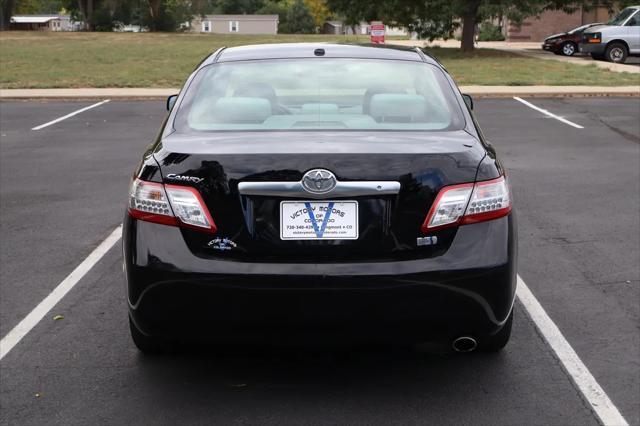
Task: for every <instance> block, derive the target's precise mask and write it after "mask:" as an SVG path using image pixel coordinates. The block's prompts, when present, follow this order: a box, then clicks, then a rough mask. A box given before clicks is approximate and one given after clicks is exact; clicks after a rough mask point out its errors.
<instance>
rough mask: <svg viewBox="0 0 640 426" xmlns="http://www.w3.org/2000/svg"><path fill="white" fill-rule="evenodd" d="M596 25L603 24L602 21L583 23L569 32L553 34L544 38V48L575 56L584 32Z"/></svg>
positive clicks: (559, 53)
mask: <svg viewBox="0 0 640 426" xmlns="http://www.w3.org/2000/svg"><path fill="white" fill-rule="evenodd" d="M596 25H602V23H593V24H586V25H581V26H579V27H578V28H574V29H572V30H569V31H567V32H564V33H560V34H554V35H551V36H549V37H547V38H545V39H544V42H543V43H542V49H543V50H547V51H549V52H553V53H555V54H556V55H564V56H573V55H574V54H575V53H576V52H577V51H578V45H579V44H580V40H581V39H582V33H583V32H584V31H585V30H587V29H589V28H591V27H594V26H596Z"/></svg>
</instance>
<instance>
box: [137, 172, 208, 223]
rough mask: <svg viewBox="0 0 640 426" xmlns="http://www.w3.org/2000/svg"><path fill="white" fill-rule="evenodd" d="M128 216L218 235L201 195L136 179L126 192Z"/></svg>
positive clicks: (179, 187)
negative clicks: (127, 194)
mask: <svg viewBox="0 0 640 426" xmlns="http://www.w3.org/2000/svg"><path fill="white" fill-rule="evenodd" d="M129 214H130V215H131V216H132V217H134V218H136V219H139V220H144V221H147V222H155V223H161V224H163V225H173V226H183V227H186V228H192V229H197V230H199V231H205V232H212V233H215V232H216V231H217V227H216V224H215V223H214V221H213V219H212V218H211V214H209V210H208V209H207V206H206V205H205V203H204V201H203V200H202V197H201V196H200V193H199V192H198V191H197V190H196V189H195V188H191V187H188V186H179V185H163V184H161V183H155V182H146V181H143V180H140V179H135V180H134V181H133V183H132V184H131V190H130V191H129Z"/></svg>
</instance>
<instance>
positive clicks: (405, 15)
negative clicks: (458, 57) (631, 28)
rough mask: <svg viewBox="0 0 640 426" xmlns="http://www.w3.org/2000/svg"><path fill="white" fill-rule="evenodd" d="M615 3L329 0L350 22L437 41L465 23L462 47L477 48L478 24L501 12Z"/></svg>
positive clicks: (517, 15)
mask: <svg viewBox="0 0 640 426" xmlns="http://www.w3.org/2000/svg"><path fill="white" fill-rule="evenodd" d="M603 3H604V4H607V5H610V6H612V5H613V4H614V3H617V2H616V1H614V0H606V1H605V2H602V1H598V0H582V1H580V0H328V4H329V7H330V8H331V9H332V10H335V11H337V12H340V13H341V14H343V15H345V16H346V17H347V23H349V22H358V21H360V20H366V21H372V20H381V21H383V22H385V23H388V24H391V25H395V26H403V27H407V28H408V29H409V30H410V31H414V32H416V33H417V34H418V35H419V36H420V37H423V38H427V39H429V40H434V39H436V38H445V39H447V38H451V37H453V33H454V31H455V30H457V29H458V28H459V27H460V25H462V42H461V48H462V50H463V51H464V52H471V51H473V49H474V39H475V34H476V29H477V25H478V24H479V23H480V22H482V20H483V19H485V17H487V16H490V15H495V14H496V13H499V14H501V15H504V16H507V17H508V18H510V19H512V20H515V21H516V22H519V21H522V19H524V18H525V17H527V16H533V15H537V14H539V13H541V12H542V11H544V10H550V9H562V10H565V11H567V12H572V11H575V10H576V9H577V8H578V7H580V6H587V7H590V6H594V5H596V4H603Z"/></svg>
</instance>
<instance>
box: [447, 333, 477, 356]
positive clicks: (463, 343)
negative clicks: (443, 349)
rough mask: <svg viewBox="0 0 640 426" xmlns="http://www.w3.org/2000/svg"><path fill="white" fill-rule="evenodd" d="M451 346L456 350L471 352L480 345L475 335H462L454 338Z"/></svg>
mask: <svg viewBox="0 0 640 426" xmlns="http://www.w3.org/2000/svg"><path fill="white" fill-rule="evenodd" d="M451 346H452V347H453V350H454V351H456V352H471V351H473V350H474V349H475V348H477V347H478V342H476V339H474V338H473V337H469V336H461V337H458V338H457V339H456V340H454V341H453V343H452V344H451Z"/></svg>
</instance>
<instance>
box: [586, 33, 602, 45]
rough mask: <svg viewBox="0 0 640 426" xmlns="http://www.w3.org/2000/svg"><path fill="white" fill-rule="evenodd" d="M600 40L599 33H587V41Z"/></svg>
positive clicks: (596, 41)
mask: <svg viewBox="0 0 640 426" xmlns="http://www.w3.org/2000/svg"><path fill="white" fill-rule="evenodd" d="M600 42H602V34H601V33H593V34H588V35H587V43H600Z"/></svg>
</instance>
